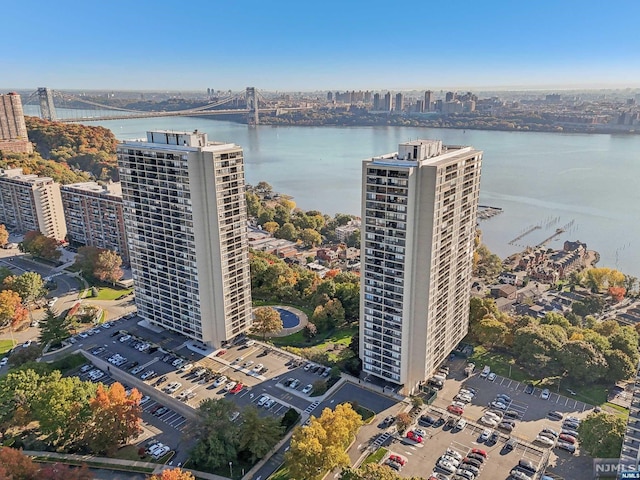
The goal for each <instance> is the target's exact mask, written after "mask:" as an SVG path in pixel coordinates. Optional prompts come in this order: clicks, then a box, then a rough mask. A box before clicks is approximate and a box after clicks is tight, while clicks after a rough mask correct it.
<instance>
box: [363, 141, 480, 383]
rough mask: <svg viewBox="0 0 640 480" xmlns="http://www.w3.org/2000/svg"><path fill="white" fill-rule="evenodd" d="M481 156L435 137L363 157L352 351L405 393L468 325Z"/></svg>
mask: <svg viewBox="0 0 640 480" xmlns="http://www.w3.org/2000/svg"><path fill="white" fill-rule="evenodd" d="M481 164H482V152H480V151H478V150H474V149H473V148H472V147H460V146H443V145H442V142H441V141H434V140H417V141H411V142H407V143H403V144H400V146H399V150H398V152H397V153H392V154H387V155H383V156H380V157H375V158H372V159H369V160H365V161H364V162H363V165H362V223H363V228H362V230H361V232H362V237H361V238H362V249H361V255H362V266H361V281H360V292H361V295H360V316H361V318H360V358H362V361H363V366H362V368H363V370H364V372H365V373H367V374H369V375H374V376H377V377H380V378H382V379H385V380H387V381H389V382H392V383H394V384H396V385H398V386H401V387H402V388H401V390H402V391H403V392H404V393H410V392H412V391H414V390H415V389H416V387H418V386H419V384H420V383H421V382H422V381H424V380H425V379H426V378H427V377H428V376H429V375H430V374H431V373H432V372H433V371H434V370H435V369H436V368H437V367H438V366H439V365H440V363H441V362H442V361H443V360H445V359H446V358H447V356H448V355H449V353H450V352H451V351H452V350H453V349H454V348H455V347H456V345H457V344H458V343H459V342H460V340H462V338H463V337H464V336H465V335H466V334H467V330H468V322H469V294H470V287H471V268H472V261H473V249H474V236H475V226H476V211H477V206H478V194H479V188H480V170H481Z"/></svg>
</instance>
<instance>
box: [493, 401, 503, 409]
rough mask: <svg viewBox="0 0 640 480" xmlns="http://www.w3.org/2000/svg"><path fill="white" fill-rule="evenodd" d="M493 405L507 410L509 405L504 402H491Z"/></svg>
mask: <svg viewBox="0 0 640 480" xmlns="http://www.w3.org/2000/svg"><path fill="white" fill-rule="evenodd" d="M491 406H492V407H493V408H497V409H498V410H506V409H507V406H506V405H505V404H504V403H502V402H491Z"/></svg>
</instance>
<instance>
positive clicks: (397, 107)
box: [395, 92, 404, 112]
mask: <svg viewBox="0 0 640 480" xmlns="http://www.w3.org/2000/svg"><path fill="white" fill-rule="evenodd" d="M403 109H404V97H403V96H402V93H401V92H398V93H396V105H395V111H396V112H401V111H402V110H403Z"/></svg>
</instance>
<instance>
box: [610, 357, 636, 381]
mask: <svg viewBox="0 0 640 480" xmlns="http://www.w3.org/2000/svg"><path fill="white" fill-rule="evenodd" d="M604 358H605V359H606V361H607V365H608V366H609V369H608V370H607V380H608V381H609V382H618V381H620V380H627V379H628V378H631V377H632V376H633V375H634V374H635V373H636V363H634V361H633V359H631V357H629V355H627V354H626V353H624V352H622V351H620V350H608V351H606V352H604Z"/></svg>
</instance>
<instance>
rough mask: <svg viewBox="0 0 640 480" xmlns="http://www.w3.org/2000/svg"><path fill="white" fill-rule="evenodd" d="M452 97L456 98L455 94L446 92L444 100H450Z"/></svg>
mask: <svg viewBox="0 0 640 480" xmlns="http://www.w3.org/2000/svg"><path fill="white" fill-rule="evenodd" d="M454 98H456V95H455V94H454V93H453V92H447V94H446V95H445V97H444V101H445V102H452V101H453V99H454Z"/></svg>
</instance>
